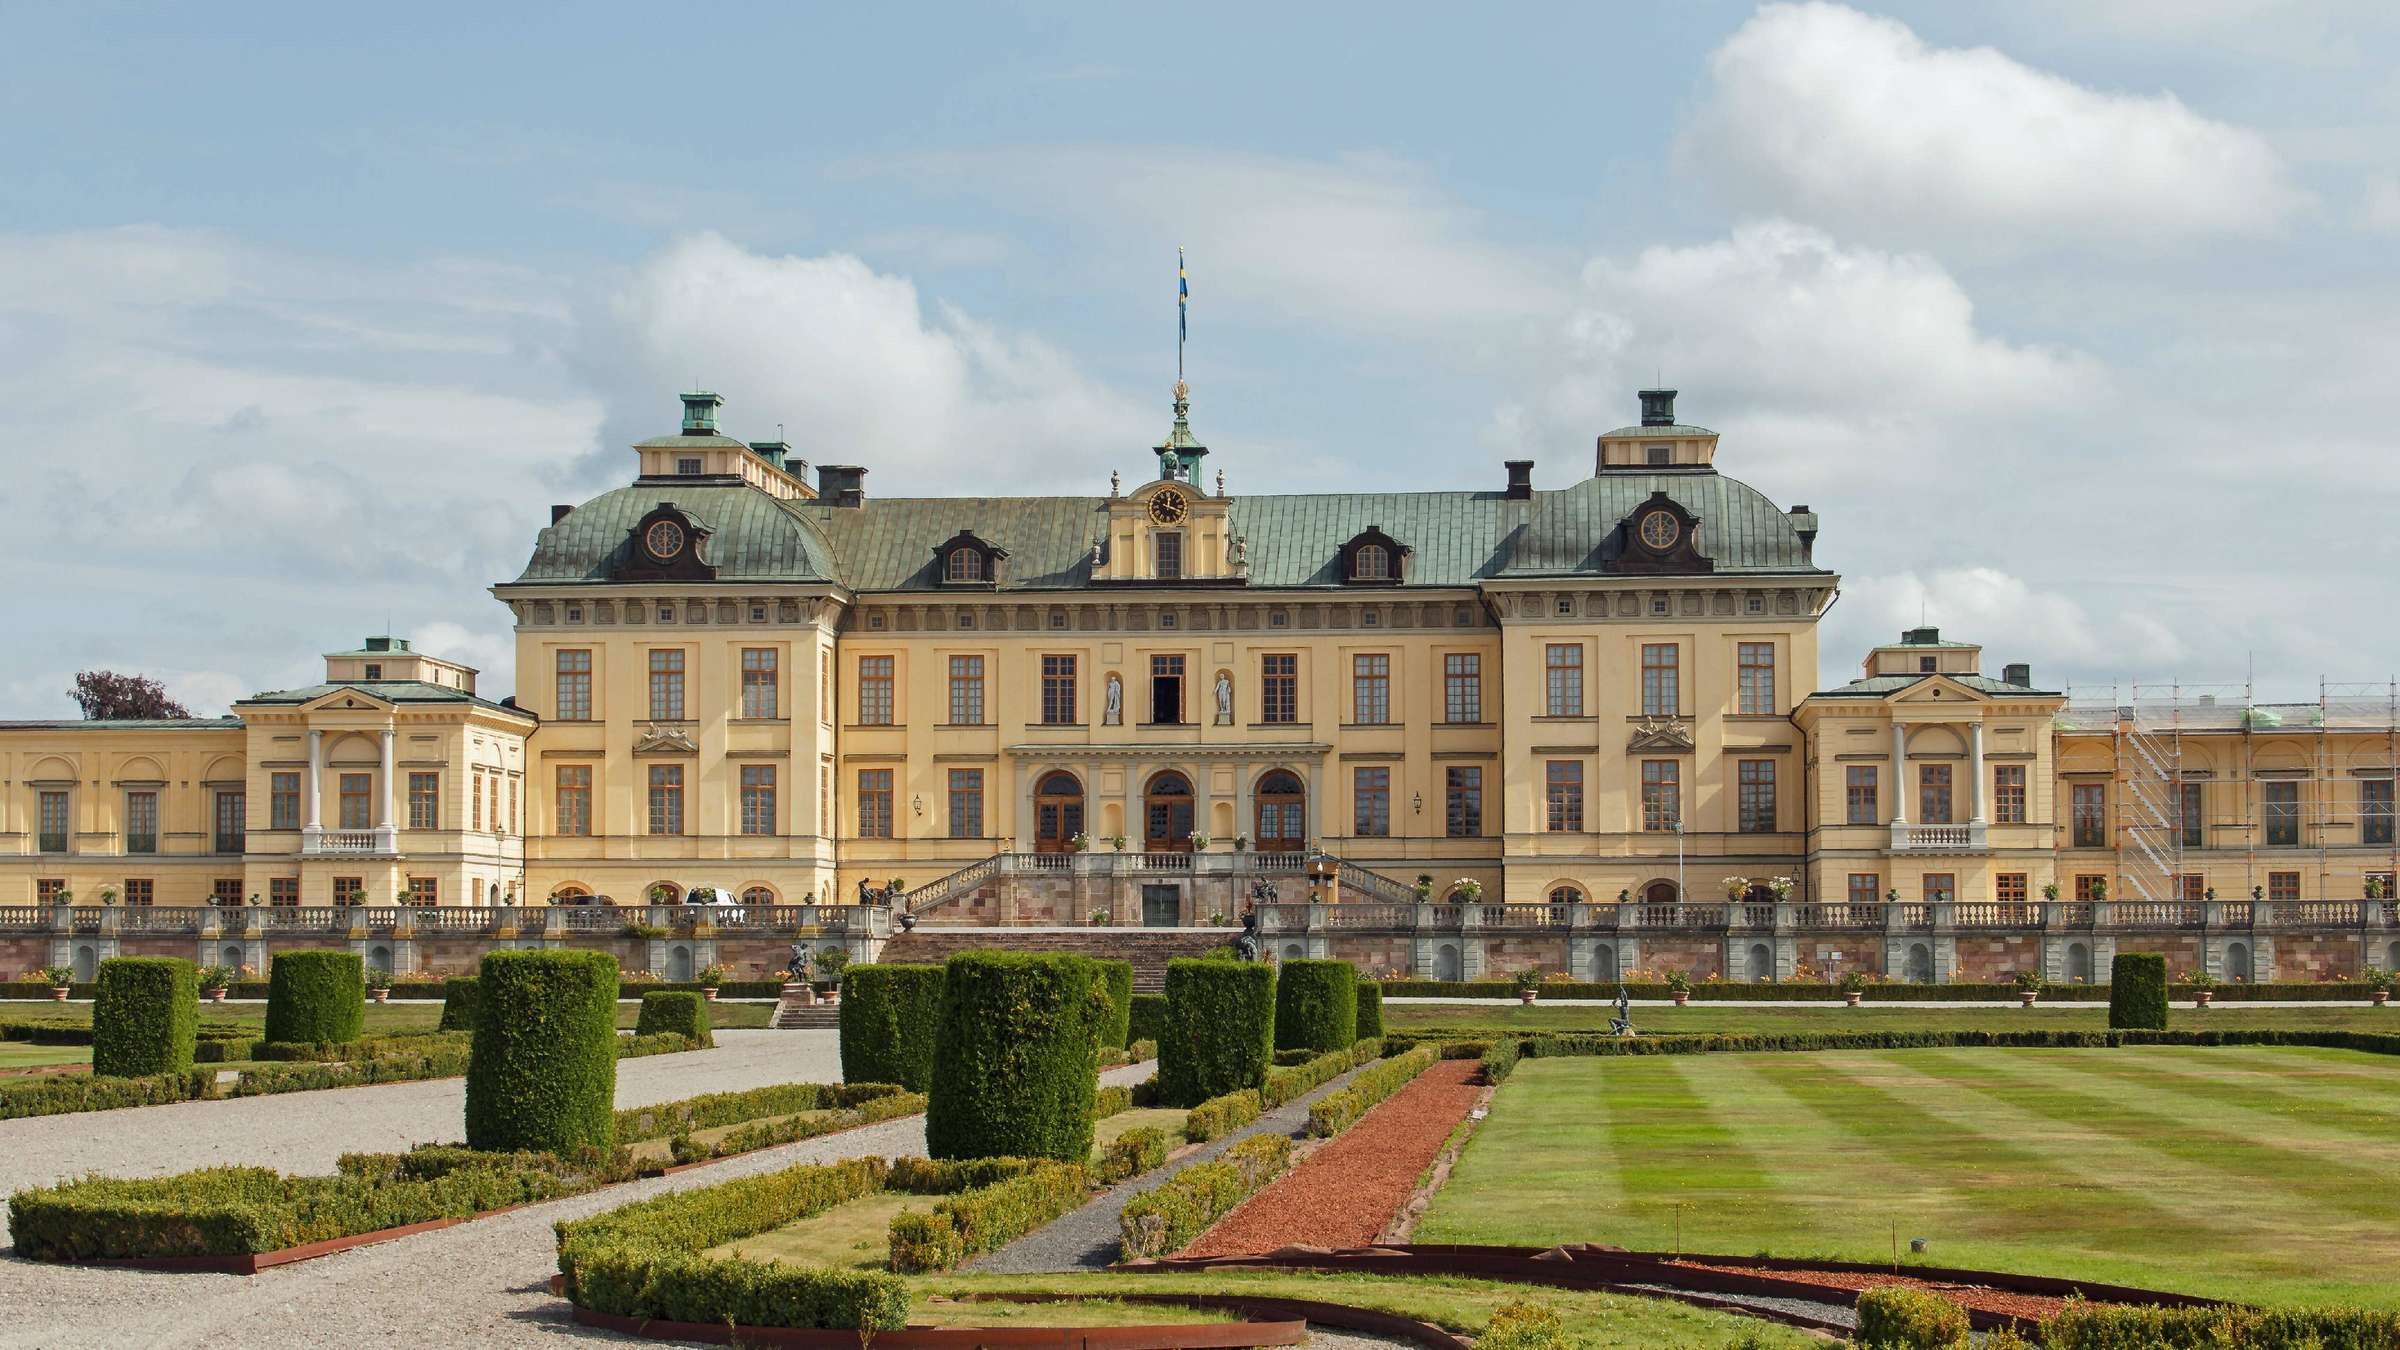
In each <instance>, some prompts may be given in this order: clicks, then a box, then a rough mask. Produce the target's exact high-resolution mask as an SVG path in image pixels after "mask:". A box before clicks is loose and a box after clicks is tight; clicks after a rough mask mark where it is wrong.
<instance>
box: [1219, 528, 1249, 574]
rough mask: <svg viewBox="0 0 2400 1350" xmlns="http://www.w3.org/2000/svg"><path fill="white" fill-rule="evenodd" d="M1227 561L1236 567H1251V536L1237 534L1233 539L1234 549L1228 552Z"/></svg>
mask: <svg viewBox="0 0 2400 1350" xmlns="http://www.w3.org/2000/svg"><path fill="white" fill-rule="evenodd" d="M1225 561H1227V562H1229V563H1231V564H1233V565H1234V566H1235V567H1248V566H1249V565H1250V536H1249V535H1246V534H1237V535H1235V536H1234V537H1233V547H1232V548H1230V549H1228V550H1226V558H1225Z"/></svg>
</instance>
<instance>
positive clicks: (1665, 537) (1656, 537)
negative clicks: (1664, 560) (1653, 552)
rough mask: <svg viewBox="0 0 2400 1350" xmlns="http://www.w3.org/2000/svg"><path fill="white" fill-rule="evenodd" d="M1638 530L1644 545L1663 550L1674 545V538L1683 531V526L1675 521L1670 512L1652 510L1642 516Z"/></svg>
mask: <svg viewBox="0 0 2400 1350" xmlns="http://www.w3.org/2000/svg"><path fill="white" fill-rule="evenodd" d="M1640 531H1641V537H1642V543H1643V544H1644V545H1646V546H1648V547H1650V548H1653V549H1657V550H1659V551H1660V552H1664V551H1666V550H1667V549H1671V548H1673V547H1675V538H1676V536H1677V535H1679V534H1681V533H1683V527H1682V526H1681V525H1678V524H1677V523H1676V522H1675V516H1674V514H1673V513H1672V512H1668V511H1653V512H1651V513H1650V514H1648V515H1646V516H1643V517H1642V520H1641V525H1640Z"/></svg>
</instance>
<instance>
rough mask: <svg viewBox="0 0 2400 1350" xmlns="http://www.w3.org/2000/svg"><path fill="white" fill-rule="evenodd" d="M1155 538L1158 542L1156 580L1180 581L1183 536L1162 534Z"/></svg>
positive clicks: (1181, 574)
mask: <svg viewBox="0 0 2400 1350" xmlns="http://www.w3.org/2000/svg"><path fill="white" fill-rule="evenodd" d="M1156 538H1157V540H1158V579H1159V580H1161V581H1175V580H1179V579H1181V577H1182V576H1183V536H1182V535H1180V534H1163V533H1162V534H1159V535H1157V536H1156Z"/></svg>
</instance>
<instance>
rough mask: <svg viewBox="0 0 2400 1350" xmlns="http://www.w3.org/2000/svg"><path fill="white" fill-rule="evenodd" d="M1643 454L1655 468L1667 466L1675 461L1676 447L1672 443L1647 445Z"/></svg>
mask: <svg viewBox="0 0 2400 1350" xmlns="http://www.w3.org/2000/svg"><path fill="white" fill-rule="evenodd" d="M1642 455H1643V457H1644V458H1645V459H1647V460H1648V461H1649V464H1650V467H1651V468H1654V469H1663V468H1667V467H1669V466H1671V465H1673V464H1674V463H1675V447H1673V446H1671V445H1652V446H1645V447H1643V449H1642Z"/></svg>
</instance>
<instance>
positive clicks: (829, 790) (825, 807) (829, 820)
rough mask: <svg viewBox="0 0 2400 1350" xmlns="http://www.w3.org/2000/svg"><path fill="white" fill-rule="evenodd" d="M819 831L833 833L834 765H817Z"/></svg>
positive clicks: (828, 834) (820, 832)
mask: <svg viewBox="0 0 2400 1350" xmlns="http://www.w3.org/2000/svg"><path fill="white" fill-rule="evenodd" d="M817 833H818V834H821V835H827V836H830V835H832V833H833V765H831V764H820V765H818V766H817Z"/></svg>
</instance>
